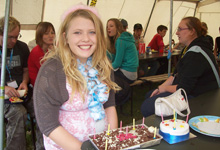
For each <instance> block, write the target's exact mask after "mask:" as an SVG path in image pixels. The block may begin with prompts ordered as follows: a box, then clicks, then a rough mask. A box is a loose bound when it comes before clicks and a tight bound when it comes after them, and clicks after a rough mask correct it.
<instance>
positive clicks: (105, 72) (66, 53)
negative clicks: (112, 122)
mask: <svg viewBox="0 0 220 150" xmlns="http://www.w3.org/2000/svg"><path fill="white" fill-rule="evenodd" d="M76 17H83V18H86V19H89V20H91V21H92V22H93V23H94V26H95V31H96V40H97V41H98V42H97V46H96V50H95V51H94V53H93V55H92V65H93V67H94V68H95V69H97V71H98V74H99V80H100V81H101V82H103V83H105V84H106V85H107V86H108V87H109V88H110V89H113V90H114V91H116V90H119V87H118V85H117V84H116V83H114V82H113V81H111V72H112V66H111V63H110V62H109V60H108V58H107V55H106V50H107V46H106V41H105V38H104V31H103V25H102V22H101V20H100V19H99V18H98V17H97V16H96V15H95V14H94V13H92V12H91V11H89V10H86V9H78V10H76V11H74V12H71V13H70V14H68V15H67V16H66V18H65V19H64V20H63V22H62V24H61V27H60V31H59V34H58V37H57V38H58V39H57V41H58V42H57V45H56V48H55V49H54V50H51V51H50V52H49V53H48V55H47V56H46V57H45V58H44V59H48V58H51V57H53V58H54V57H57V56H58V57H59V58H60V60H61V62H62V64H63V70H64V72H65V75H66V77H67V80H68V83H69V84H70V85H71V88H72V96H73V95H74V93H75V92H79V93H80V94H81V96H82V97H83V99H84V95H85V92H87V83H86V80H85V78H84V77H83V76H82V74H81V73H80V71H79V70H78V68H77V59H76V56H75V54H74V53H72V51H71V49H70V48H69V45H68V44H67V37H66V35H67V33H68V29H69V28H70V26H69V25H70V22H71V20H73V19H74V18H76ZM64 33H65V34H64ZM64 35H65V37H64Z"/></svg>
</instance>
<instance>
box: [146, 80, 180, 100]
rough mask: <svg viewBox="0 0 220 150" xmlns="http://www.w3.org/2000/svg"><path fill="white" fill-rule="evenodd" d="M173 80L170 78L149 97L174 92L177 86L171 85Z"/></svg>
mask: <svg viewBox="0 0 220 150" xmlns="http://www.w3.org/2000/svg"><path fill="white" fill-rule="evenodd" d="M173 79H174V77H173V76H170V77H169V78H168V79H167V80H166V81H165V82H164V83H163V84H161V85H160V86H158V88H157V89H155V90H154V91H153V92H152V94H151V96H150V97H152V96H155V95H158V94H160V93H164V92H170V93H173V92H175V91H176V86H177V85H172V83H173Z"/></svg>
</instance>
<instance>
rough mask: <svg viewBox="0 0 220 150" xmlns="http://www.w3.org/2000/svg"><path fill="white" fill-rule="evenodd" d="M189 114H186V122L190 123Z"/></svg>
mask: <svg viewBox="0 0 220 150" xmlns="http://www.w3.org/2000/svg"><path fill="white" fill-rule="evenodd" d="M188 119H189V115H187V116H186V123H188Z"/></svg>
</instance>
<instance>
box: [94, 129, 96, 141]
mask: <svg viewBox="0 0 220 150" xmlns="http://www.w3.org/2000/svg"><path fill="white" fill-rule="evenodd" d="M95 138H96V137H95V128H94V135H93V139H95Z"/></svg>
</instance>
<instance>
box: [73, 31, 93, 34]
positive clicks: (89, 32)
mask: <svg viewBox="0 0 220 150" xmlns="http://www.w3.org/2000/svg"><path fill="white" fill-rule="evenodd" d="M73 34H82V33H81V32H74V33H73ZM89 34H96V33H95V31H91V32H89Z"/></svg>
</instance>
